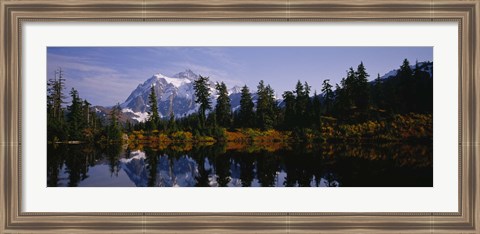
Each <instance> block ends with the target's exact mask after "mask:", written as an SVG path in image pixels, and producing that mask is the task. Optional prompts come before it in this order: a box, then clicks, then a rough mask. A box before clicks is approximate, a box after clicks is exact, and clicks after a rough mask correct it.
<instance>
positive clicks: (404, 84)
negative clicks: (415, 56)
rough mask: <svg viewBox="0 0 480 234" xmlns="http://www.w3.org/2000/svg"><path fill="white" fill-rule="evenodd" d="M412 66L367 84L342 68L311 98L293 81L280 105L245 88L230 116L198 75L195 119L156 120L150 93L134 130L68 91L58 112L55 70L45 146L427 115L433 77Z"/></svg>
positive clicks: (59, 79)
mask: <svg viewBox="0 0 480 234" xmlns="http://www.w3.org/2000/svg"><path fill="white" fill-rule="evenodd" d="M420 65H422V66H425V65H427V66H430V65H432V64H431V63H429V62H427V63H423V64H419V63H418V62H417V63H416V65H415V68H414V69H411V68H410V64H409V61H408V60H407V59H405V60H404V61H403V63H402V65H401V66H400V69H399V72H398V73H397V74H396V75H395V76H394V77H390V78H388V79H380V76H379V75H377V78H376V79H375V80H374V81H373V82H368V77H369V76H370V75H369V74H368V73H367V69H366V67H365V65H364V64H363V62H361V63H360V64H359V65H358V66H357V68H356V69H354V68H353V67H350V68H349V69H348V71H347V74H346V77H344V78H343V79H342V80H341V81H340V84H335V90H333V85H332V84H330V80H328V79H327V80H324V81H323V83H322V87H321V89H320V91H321V93H320V94H318V93H317V91H316V90H315V91H314V92H313V95H312V87H311V86H310V85H309V84H308V83H307V82H301V81H300V80H299V81H298V82H297V84H296V86H295V87H294V89H293V90H291V91H285V92H284V93H283V94H282V97H283V101H282V102H281V103H279V102H278V101H277V100H276V98H275V91H274V90H273V88H272V87H271V86H270V85H269V84H265V82H264V81H263V80H261V81H260V82H259V83H258V85H257V87H256V88H257V90H256V92H254V93H252V91H251V90H250V88H249V87H247V86H246V85H245V86H243V87H242V89H241V98H240V107H239V108H238V109H237V110H232V107H231V100H230V97H229V95H228V91H227V90H228V89H227V86H226V85H225V83H223V82H220V83H218V82H217V83H216V85H215V89H216V91H217V94H218V97H217V102H216V105H215V106H214V107H213V106H212V103H211V99H210V97H211V93H210V88H209V77H204V76H200V77H199V79H197V80H195V81H194V90H195V102H196V103H197V104H198V105H199V110H198V112H197V113H195V114H192V115H189V116H185V117H182V118H178V119H176V118H175V116H174V113H173V111H172V112H171V113H170V116H169V118H161V117H160V116H159V113H158V105H157V97H156V94H155V90H154V87H151V90H150V95H149V97H148V100H149V106H150V107H151V109H150V110H149V118H148V120H147V121H146V122H144V123H143V122H142V123H137V124H135V125H132V124H131V123H130V122H129V121H127V122H126V123H125V124H120V122H119V118H120V112H121V110H120V106H119V105H118V104H117V105H116V106H115V107H114V108H113V109H112V111H111V113H110V115H109V119H108V124H107V123H102V121H101V120H100V118H99V117H97V115H96V114H95V112H94V111H92V110H91V107H90V103H88V102H87V101H86V100H82V99H81V98H80V97H79V94H78V92H77V91H76V90H75V89H72V90H71V92H70V96H71V103H70V105H68V106H67V108H66V109H63V108H62V104H65V103H64V101H63V100H64V98H65V97H64V96H63V92H62V90H63V88H64V85H65V79H64V78H63V74H62V71H61V70H58V71H57V73H56V76H55V79H52V80H50V81H49V83H48V87H49V89H48V103H47V106H48V131H49V132H48V135H49V140H53V138H52V137H56V139H57V140H58V139H60V140H65V139H68V140H82V141H98V140H115V139H120V138H121V135H122V131H123V132H127V133H129V132H131V131H133V130H137V131H138V130H143V131H147V132H152V131H160V132H167V133H172V132H175V131H186V132H190V133H192V134H193V135H194V136H215V137H219V138H221V137H222V136H221V135H222V134H224V133H225V130H229V131H235V130H236V129H246V128H254V129H259V130H270V129H276V130H288V131H292V130H293V131H303V130H305V129H314V130H315V129H317V130H318V129H319V128H321V127H322V123H323V122H324V121H330V122H331V121H334V122H335V123H336V124H357V123H363V122H366V121H376V120H379V121H380V120H382V121H383V120H388V118H392V117H393V116H394V115H396V114H408V113H419V114H432V111H433V110H432V108H433V78H432V77H431V76H430V74H429V73H428V72H425V71H424V69H422V68H421V67H420ZM254 97H256V98H254ZM255 99H256V103H254V100H255ZM122 127H123V130H122ZM302 129H303V130H302Z"/></svg>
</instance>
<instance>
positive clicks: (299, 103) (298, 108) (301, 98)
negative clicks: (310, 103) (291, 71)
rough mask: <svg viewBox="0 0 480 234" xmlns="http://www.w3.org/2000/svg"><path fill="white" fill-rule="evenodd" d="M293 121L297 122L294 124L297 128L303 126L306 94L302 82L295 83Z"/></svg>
mask: <svg viewBox="0 0 480 234" xmlns="http://www.w3.org/2000/svg"><path fill="white" fill-rule="evenodd" d="M294 92H295V94H296V97H295V119H296V120H297V123H298V124H296V125H297V126H299V125H304V124H305V122H304V121H305V113H306V111H307V102H306V101H307V98H308V97H307V94H306V91H305V87H304V86H303V84H302V82H300V80H299V81H297V84H296V86H295V91H294Z"/></svg>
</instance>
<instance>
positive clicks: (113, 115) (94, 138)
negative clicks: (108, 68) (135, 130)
mask: <svg viewBox="0 0 480 234" xmlns="http://www.w3.org/2000/svg"><path fill="white" fill-rule="evenodd" d="M64 89H65V78H64V73H63V70H62V69H61V68H59V69H57V70H56V71H55V75H54V78H53V79H49V80H48V82H47V139H48V141H50V142H54V143H55V142H60V141H84V142H100V141H119V140H120V139H121V136H122V125H121V123H120V122H119V119H120V112H121V110H120V106H119V105H118V104H117V105H116V106H114V107H113V108H112V110H111V111H110V114H109V116H108V122H109V124H104V123H103V121H102V120H101V119H100V118H99V117H98V116H97V114H96V113H95V110H93V109H92V108H91V104H90V103H89V102H88V101H87V100H82V99H81V98H80V96H79V94H78V91H77V90H76V89H75V88H72V89H71V90H70V93H69V94H70V99H71V101H70V105H67V106H66V108H64V107H63V105H64V104H66V102H65V98H66V96H65V94H64V91H63V90H64Z"/></svg>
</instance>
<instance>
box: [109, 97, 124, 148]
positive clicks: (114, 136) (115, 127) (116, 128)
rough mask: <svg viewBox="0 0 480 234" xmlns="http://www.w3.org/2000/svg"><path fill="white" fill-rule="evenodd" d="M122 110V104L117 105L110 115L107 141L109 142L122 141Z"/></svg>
mask: <svg viewBox="0 0 480 234" xmlns="http://www.w3.org/2000/svg"><path fill="white" fill-rule="evenodd" d="M121 111H122V109H121V108H120V104H119V103H117V105H115V106H114V107H112V110H110V113H109V122H110V124H109V125H108V127H107V139H108V140H109V141H120V140H121V139H122V130H121V126H120V122H119V120H120V113H121Z"/></svg>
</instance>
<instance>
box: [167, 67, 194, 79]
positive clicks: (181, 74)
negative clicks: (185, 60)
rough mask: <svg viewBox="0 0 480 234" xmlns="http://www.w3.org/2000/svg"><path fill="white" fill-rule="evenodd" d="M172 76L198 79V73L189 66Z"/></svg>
mask: <svg viewBox="0 0 480 234" xmlns="http://www.w3.org/2000/svg"><path fill="white" fill-rule="evenodd" d="M172 77H174V78H185V79H189V80H192V81H193V80H196V79H198V77H199V76H198V75H197V74H195V73H194V72H193V71H192V70H190V69H189V68H187V69H185V71H183V72H179V73H177V74H175V75H173V76H172Z"/></svg>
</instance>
